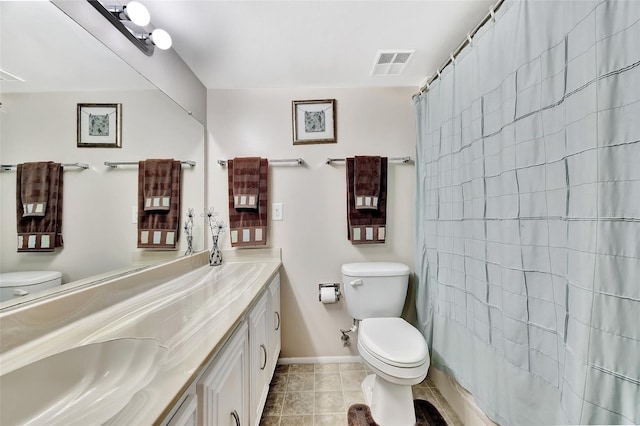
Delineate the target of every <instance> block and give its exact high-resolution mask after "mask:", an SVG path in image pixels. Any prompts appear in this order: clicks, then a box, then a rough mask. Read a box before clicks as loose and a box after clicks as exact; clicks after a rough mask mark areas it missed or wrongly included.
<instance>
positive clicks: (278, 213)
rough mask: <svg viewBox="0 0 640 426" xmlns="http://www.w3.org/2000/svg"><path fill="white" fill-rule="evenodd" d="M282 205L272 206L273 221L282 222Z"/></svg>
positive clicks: (275, 204) (274, 204)
mask: <svg viewBox="0 0 640 426" xmlns="http://www.w3.org/2000/svg"><path fill="white" fill-rule="evenodd" d="M283 208H284V206H283V205H282V203H273V204H271V220H282V218H283V216H284V212H283V210H282V209H283Z"/></svg>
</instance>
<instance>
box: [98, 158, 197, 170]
mask: <svg viewBox="0 0 640 426" xmlns="http://www.w3.org/2000/svg"><path fill="white" fill-rule="evenodd" d="M180 164H182V165H183V166H191V167H195V165H196V162H195V161H189V160H184V161H181V162H180ZM104 165H105V166H109V167H111V168H114V169H115V168H116V167H118V166H137V165H138V162H137V161H105V162H104Z"/></svg>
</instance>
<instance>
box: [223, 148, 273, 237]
mask: <svg viewBox="0 0 640 426" xmlns="http://www.w3.org/2000/svg"><path fill="white" fill-rule="evenodd" d="M234 168H235V160H229V161H228V162H227V173H228V174H227V178H228V182H229V228H230V231H231V232H230V234H231V246H232V247H239V246H258V245H266V244H267V207H268V205H267V188H268V185H267V183H268V182H267V176H268V172H269V163H268V161H267V159H266V158H263V159H260V177H259V182H260V187H259V191H258V209H257V210H248V209H237V208H236V207H235V200H234V193H233V176H234V172H233V171H234Z"/></svg>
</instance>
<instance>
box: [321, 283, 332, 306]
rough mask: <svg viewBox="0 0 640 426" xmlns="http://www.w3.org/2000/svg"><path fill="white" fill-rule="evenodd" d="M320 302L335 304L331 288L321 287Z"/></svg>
mask: <svg viewBox="0 0 640 426" xmlns="http://www.w3.org/2000/svg"><path fill="white" fill-rule="evenodd" d="M320 301H321V302H322V303H336V290H335V288H333V287H322V288H321V289H320Z"/></svg>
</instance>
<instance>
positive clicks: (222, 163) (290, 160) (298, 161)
mask: <svg viewBox="0 0 640 426" xmlns="http://www.w3.org/2000/svg"><path fill="white" fill-rule="evenodd" d="M227 161H229V160H218V164H219V165H220V166H222V167H224V166H226V165H227ZM269 163H296V164H297V165H298V166H302V165H303V164H304V160H303V159H302V158H282V159H277V158H274V159H272V160H271V159H270V160H269Z"/></svg>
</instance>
